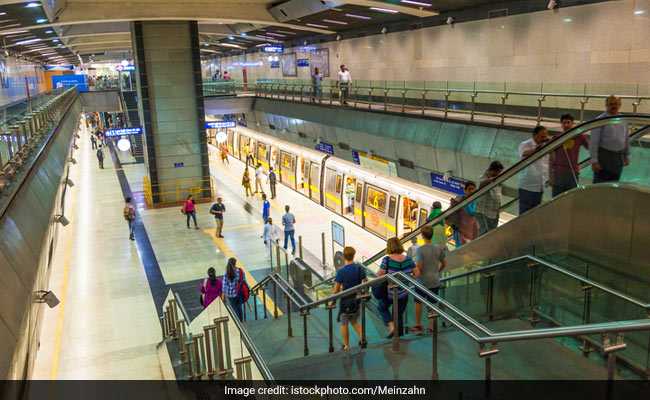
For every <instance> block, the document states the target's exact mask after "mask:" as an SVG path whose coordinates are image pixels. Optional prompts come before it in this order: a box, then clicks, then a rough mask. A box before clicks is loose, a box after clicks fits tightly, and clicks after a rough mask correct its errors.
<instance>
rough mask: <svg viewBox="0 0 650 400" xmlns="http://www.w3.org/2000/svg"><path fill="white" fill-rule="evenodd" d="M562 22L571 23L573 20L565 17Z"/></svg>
mask: <svg viewBox="0 0 650 400" xmlns="http://www.w3.org/2000/svg"><path fill="white" fill-rule="evenodd" d="M563 21H564V22H573V18H571V17H566V18H564V19H563Z"/></svg>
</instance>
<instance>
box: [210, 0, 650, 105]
mask: <svg viewBox="0 0 650 400" xmlns="http://www.w3.org/2000/svg"><path fill="white" fill-rule="evenodd" d="M634 10H645V11H646V12H645V14H643V15H634ZM569 18H570V19H571V21H570V22H567V21H569V20H568V19H569ZM649 39H650V0H621V1H615V2H605V3H598V4H592V5H586V6H579V7H569V8H566V9H560V10H558V11H557V12H553V11H542V12H536V13H531V14H524V15H516V16H511V17H505V18H496V19H492V20H482V21H476V22H468V23H462V24H457V25H455V26H446V25H445V26H439V27H432V28H425V29H420V30H416V31H405V32H397V33H388V34H385V35H381V34H379V35H374V36H368V37H364V38H358V39H350V40H342V41H339V42H330V43H326V44H323V45H320V47H326V48H329V49H330V69H331V72H332V73H335V72H336V69H337V68H338V65H339V64H341V63H344V64H346V65H348V67H349V68H350V70H351V73H352V76H353V78H355V79H357V80H359V79H364V80H366V79H369V80H410V81H422V80H427V81H446V80H450V81H469V82H471V81H480V82H504V81H508V82H529V83H530V82H535V83H538V82H546V83H547V86H546V89H548V90H579V89H581V88H582V84H585V83H587V84H590V89H591V91H595V92H602V93H609V92H617V93H619V94H625V93H622V92H623V91H625V92H629V91H633V90H634V89H635V87H636V84H637V83H639V84H642V85H644V88H643V90H644V91H645V92H646V93H648V92H650V89H649V87H650V40H649ZM289 51H293V50H288V49H285V52H289ZM267 56H268V55H262V54H249V55H245V56H237V57H231V58H224V59H223V60H222V67H227V66H230V65H231V64H232V62H236V61H240V62H241V61H263V63H264V65H263V66H262V67H249V68H248V79H249V81H254V80H255V79H258V78H282V75H281V70H280V69H270V68H269V63H268V61H267V60H266V58H267ZM297 58H308V55H307V54H306V53H305V54H300V53H299V54H297ZM229 70H230V71H231V73H232V75H233V77H234V78H235V79H241V67H233V68H231V69H229ZM298 74H299V76H298V78H303V79H306V78H308V76H309V68H298ZM551 83H556V84H561V85H551ZM567 84H574V85H567ZM521 87H522V88H528V89H529V90H532V89H535V88H539V85H537V84H535V85H530V84H529V85H521ZM630 94H631V92H630Z"/></svg>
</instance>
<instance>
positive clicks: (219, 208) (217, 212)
mask: <svg viewBox="0 0 650 400" xmlns="http://www.w3.org/2000/svg"><path fill="white" fill-rule="evenodd" d="M224 212H226V206H225V205H224V204H223V203H222V201H221V197H217V202H216V203H214V204H213V205H212V207H210V214H212V215H214V222H215V224H216V225H217V231H216V232H215V236H216V237H218V238H222V237H223V235H222V234H221V232H222V230H223V213H224Z"/></svg>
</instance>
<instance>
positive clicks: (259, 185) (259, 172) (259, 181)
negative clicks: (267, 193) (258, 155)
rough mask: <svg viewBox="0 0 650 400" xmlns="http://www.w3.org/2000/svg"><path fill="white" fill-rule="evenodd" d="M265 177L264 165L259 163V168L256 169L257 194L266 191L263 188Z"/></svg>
mask: <svg viewBox="0 0 650 400" xmlns="http://www.w3.org/2000/svg"><path fill="white" fill-rule="evenodd" d="M263 177H264V169H263V168H262V164H260V163H257V168H256V169H255V193H256V194H257V193H263V192H264V189H263V188H262V178H263Z"/></svg>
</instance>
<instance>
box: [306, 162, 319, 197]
mask: <svg viewBox="0 0 650 400" xmlns="http://www.w3.org/2000/svg"><path fill="white" fill-rule="evenodd" d="M308 182H309V198H310V199H312V200H314V201H315V202H316V203H318V204H320V164H317V163H315V162H312V163H311V165H310V166H309V181H308Z"/></svg>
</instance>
